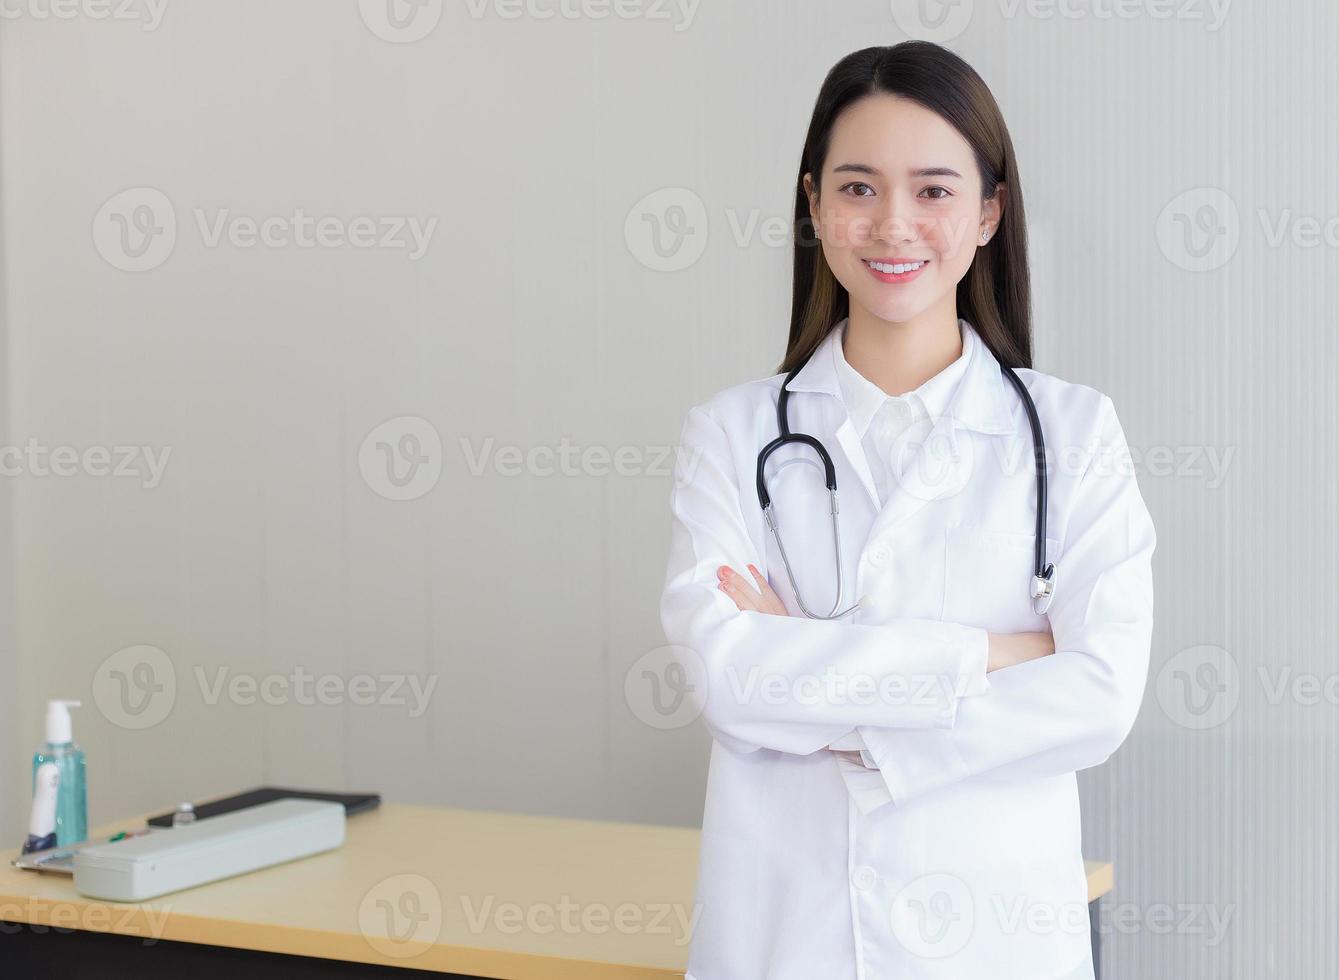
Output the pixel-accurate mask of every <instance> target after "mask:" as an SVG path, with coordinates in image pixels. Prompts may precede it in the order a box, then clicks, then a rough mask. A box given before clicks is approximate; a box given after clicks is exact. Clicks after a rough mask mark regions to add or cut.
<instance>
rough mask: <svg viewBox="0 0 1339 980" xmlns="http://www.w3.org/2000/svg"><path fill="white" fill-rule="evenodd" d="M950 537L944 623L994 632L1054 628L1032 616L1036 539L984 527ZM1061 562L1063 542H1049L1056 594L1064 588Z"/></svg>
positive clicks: (960, 529) (957, 529)
mask: <svg viewBox="0 0 1339 980" xmlns="http://www.w3.org/2000/svg"><path fill="white" fill-rule="evenodd" d="M946 533H947V536H946V540H945V544H944V548H945V552H944V559H945V560H944V566H945V567H944V609H943V614H942V615H941V617H940V618H941V619H942V620H943V621H944V622H946V623H960V624H962V625H964V626H978V627H980V628H982V629H986V630H990V631H992V632H996V633H1024V632H1033V631H1037V632H1040V631H1044V630H1047V629H1049V628H1050V626H1049V623H1048V622H1047V619H1046V617H1045V616H1044V615H1042V616H1039V615H1037V614H1036V613H1035V612H1033V611H1032V595H1031V589H1032V574H1033V567H1032V548H1033V540H1034V537H1035V536H1034V535H1033V534H1031V533H1030V532H1024V531H1003V530H994V529H991V528H981V527H950V528H948V529H947V532H946ZM1059 559H1060V543H1059V541H1057V540H1056V539H1055V538H1050V537H1048V538H1047V539H1046V561H1048V562H1050V563H1052V564H1054V565H1055V568H1056V589H1057V591H1058V590H1060V589H1063V588H1064V587H1065V583H1064V578H1063V577H1062V576H1061V574H1060V560H1059Z"/></svg>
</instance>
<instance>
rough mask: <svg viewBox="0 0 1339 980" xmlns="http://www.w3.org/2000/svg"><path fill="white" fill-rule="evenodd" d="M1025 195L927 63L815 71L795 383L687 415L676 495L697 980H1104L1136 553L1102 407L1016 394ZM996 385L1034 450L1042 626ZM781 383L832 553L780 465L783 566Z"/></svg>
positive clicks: (866, 58) (1094, 398)
mask: <svg viewBox="0 0 1339 980" xmlns="http://www.w3.org/2000/svg"><path fill="white" fill-rule="evenodd" d="M1020 188H1021V185H1020V181H1019V175H1018V171H1017V167H1016V162H1015V157H1014V152H1013V147H1012V145H1011V142H1010V139H1009V134H1008V131H1007V129H1006V127H1005V125H1004V121H1003V119H1002V118H1001V115H1000V112H999V108H998V106H997V105H996V103H995V100H994V98H993V97H992V96H991V94H990V92H989V90H988V89H987V87H986V85H985V83H984V82H983V81H982V80H981V78H980V77H979V76H978V75H977V74H976V73H975V72H974V71H973V70H972V69H971V68H970V67H969V66H968V65H967V64H966V63H965V62H964V61H962V60H961V59H960V58H958V57H957V56H955V55H953V54H951V53H950V52H948V51H947V50H945V49H944V48H941V47H939V46H937V45H934V44H930V43H927V42H915V41H913V42H907V43H904V44H899V45H897V46H895V47H880V48H868V49H865V50H862V51H857V52H855V53H854V54H851V55H849V56H848V57H846V58H844V59H843V60H842V61H841V62H839V63H838V64H837V65H836V66H835V67H834V68H833V69H832V71H831V72H830V73H829V75H828V76H827V79H826V80H825V82H824V84H823V87H822V90H821V92H820V93H819V96H818V100H817V104H816V105H815V108H814V113H813V118H812V120H811V122H810V126H809V131H808V136H807V138H806V140H805V145H804V152H803V158H802V160H801V166H800V172H799V178H798V181H797V187H796V206H795V232H796V244H795V261H794V294H793V306H792V310H791V326H790V342H789V345H788V347H787V350H786V355H785V359H784V360H783V362H782V364H781V373H780V374H776V375H773V376H771V377H767V378H762V379H760V380H756V381H750V382H747V383H744V384H740V385H737V386H735V387H732V388H728V389H726V390H724V391H721V392H719V393H718V394H716V395H715V396H714V397H712V398H710V399H708V400H707V401H706V402H705V403H703V404H701V405H698V406H697V407H695V408H693V409H691V410H690V411H689V413H688V417H687V421H686V422H685V425H684V428H683V434H682V440H681V442H682V449H683V451H682V452H681V453H680V455H679V460H680V464H679V468H678V470H677V471H676V476H675V485H674V488H673V491H672V494H671V511H672V516H673V521H672V535H671V546H670V556H669V563H668V570H667V574H666V580H665V589H664V595H663V597H662V600H661V619H662V623H663V625H664V629H665V633H666V636H667V637H668V639H669V641H670V643H671V644H673V645H674V647H675V649H676V651H677V659H678V662H679V664H680V666H681V667H682V668H683V670H682V674H681V679H682V681H683V689H684V690H685V691H687V692H690V696H692V697H693V698H694V699H695V700H696V703H697V706H698V707H700V708H701V711H702V717H703V719H704V721H705V724H706V726H707V728H708V729H709V731H710V732H711V734H712V736H713V738H714V741H713V746H712V754H711V764H710V773H709V777H708V784H707V800H706V809H705V813H704V816H703V828H702V849H701V855H700V865H699V876H698V886H697V897H696V901H697V904H698V912H699V916H700V917H699V919H698V923H697V926H696V928H695V930H694V934H693V938H692V945H691V947H690V956H689V971H688V980H761V978H774V980H783V978H784V980H818V978H822V980H846V978H865V980H885V978H912V977H935V978H939V977H942V978H953V980H1007V978H1014V980H1051V978H1083V980H1090V978H1091V977H1092V976H1093V963H1092V955H1091V950H1090V946H1089V921H1088V916H1087V885H1086V880H1085V874H1084V868H1083V858H1082V854H1081V851H1080V823H1079V800H1078V793H1077V788H1076V780H1075V772H1076V771H1077V770H1079V769H1085V768H1088V767H1090V766H1096V765H1098V764H1100V763H1101V762H1103V761H1104V760H1105V759H1106V758H1107V757H1108V756H1110V755H1111V753H1112V752H1113V751H1114V750H1115V749H1116V747H1117V746H1118V745H1120V743H1121V742H1122V741H1123V740H1124V738H1125V736H1126V734H1127V733H1128V732H1129V731H1130V728H1131V726H1132V725H1133V723H1134V720H1135V716H1136V714H1137V713H1138V710H1139V705H1140V701H1141V698H1142V695H1143V691H1144V685H1145V679H1146V675H1147V669H1148V662H1149V648H1150V638H1151V632H1152V625H1153V586H1152V576H1151V569H1150V559H1151V556H1152V553H1153V550H1154V545H1155V536H1154V530H1153V525H1152V522H1151V520H1150V518H1149V514H1148V511H1147V509H1146V508H1145V506H1144V502H1143V500H1142V498H1141V496H1140V493H1139V489H1138V486H1137V484H1136V481H1135V477H1134V474H1133V471H1132V467H1131V465H1130V459H1129V455H1128V450H1127V446H1126V442H1125V437H1124V434H1123V432H1122V429H1121V425H1120V422H1119V421H1118V420H1117V417H1116V413H1115V410H1114V408H1113V406H1112V402H1111V400H1110V399H1109V398H1108V397H1107V396H1106V395H1104V394H1102V393H1101V392H1099V391H1096V390H1094V389H1093V388H1090V387H1088V386H1085V385H1082V384H1077V383H1071V382H1066V381H1062V380H1060V379H1059V378H1056V377H1053V376H1051V375H1047V374H1043V373H1041V372H1039V371H1035V370H1032V369H1031V368H1030V364H1031V362H1032V344H1031V323H1030V318H1029V284H1028V267H1027V260H1026V244H1025V237H1024V227H1025V225H1024V212H1023V199H1022V195H1021V191H1020ZM801 365H803V366H802V367H800V366H801ZM1001 365H1005V366H1008V367H1011V368H1014V369H1015V370H1016V374H1017V376H1018V377H1019V378H1020V379H1021V380H1022V382H1023V383H1024V384H1025V385H1026V388H1027V391H1028V393H1029V395H1030V397H1031V399H1032V401H1033V402H1034V404H1035V407H1036V412H1037V414H1038V416H1039V420H1040V423H1041V429H1042V430H1043V432H1044V441H1045V455H1046V462H1047V473H1046V476H1047V480H1048V487H1047V495H1046V497H1047V499H1046V504H1045V508H1044V509H1045V517H1046V520H1047V523H1046V534H1045V541H1044V547H1045V555H1044V560H1045V561H1046V562H1048V563H1051V564H1053V565H1054V567H1055V575H1054V592H1053V594H1052V596H1051V597H1050V605H1049V608H1045V609H1042V610H1041V611H1039V607H1038V606H1036V605H1034V599H1033V597H1032V595H1031V593H1030V589H1031V586H1032V578H1033V572H1034V558H1035V556H1034V547H1035V544H1036V541H1035V538H1036V533H1035V527H1034V524H1035V521H1036V516H1037V475H1036V473H1035V471H1034V465H1033V464H1034V461H1035V460H1034V455H1033V448H1034V442H1033V439H1032V435H1031V431H1030V427H1029V422H1028V415H1027V413H1026V411H1025V409H1024V406H1023V403H1022V401H1021V399H1020V396H1019V393H1018V392H1017V391H1016V390H1015V389H1014V388H1013V387H1012V386H1011V384H1010V383H1009V382H1008V380H1007V379H1006V378H1005V376H1004V375H1003V374H1002V373H1001ZM797 367H798V368H800V370H799V371H798V373H797V374H796V375H795V376H794V377H793V378H792V379H791V380H790V383H789V384H788V385H787V388H788V390H789V392H790V394H789V395H788V408H787V411H788V416H789V425H790V429H791V431H792V432H796V433H805V434H808V435H811V436H813V437H814V438H815V439H816V440H817V441H818V442H819V443H821V444H822V445H823V446H824V447H825V448H826V449H827V450H828V452H829V453H830V455H831V459H832V463H833V470H834V473H833V475H834V477H835V480H836V483H837V485H838V487H839V488H840V493H839V498H840V512H839V518H840V531H839V532H836V534H834V521H833V519H832V515H831V511H830V505H829V499H830V498H829V494H828V490H827V487H826V486H825V480H824V476H825V474H824V469H823V466H822V465H821V463H820V462H819V457H818V455H817V454H816V452H815V451H814V449H813V448H812V447H810V446H808V445H804V444H789V445H785V446H783V447H781V448H780V449H778V450H776V451H775V452H773V453H772V454H771V456H770V457H769V458H768V460H767V463H766V477H765V478H766V491H767V493H768V495H769V496H770V499H771V503H772V510H773V516H774V517H775V519H776V523H777V527H778V530H779V531H780V535H781V540H782V541H783V543H784V548H785V553H786V557H787V558H788V559H789V563H790V570H789V571H787V569H786V565H785V562H784V561H783V558H782V553H781V551H780V550H779V548H778V539H777V535H775V534H773V533H772V531H771V529H770V528H769V526H768V523H767V520H766V519H765V516H764V513H763V510H762V507H761V505H760V499H759V493H758V488H757V486H756V484H755V466H756V461H757V455H758V453H759V451H760V450H761V449H762V447H764V446H765V445H767V444H768V443H769V442H771V441H772V440H773V439H775V438H776V437H777V434H778V427H779V423H778V418H777V401H778V397H779V392H780V388H781V385H782V382H783V381H784V380H785V378H786V374H787V373H788V372H790V371H791V370H792V369H794V368H797ZM834 538H839V540H834ZM835 545H840V547H839V549H838V548H836V547H835ZM838 563H839V564H838ZM839 567H840V573H841V581H842V583H843V585H844V594H843V595H839V593H838V575H837V573H838V570H839ZM792 575H793V577H794V582H793V583H792ZM796 587H798V596H797V588H796ZM801 601H802V602H803V606H802V605H801ZM852 604H856V607H855V608H854V609H853V610H851V611H850V612H849V613H847V614H845V615H841V613H842V611H843V610H844V609H846V608H847V607H848V606H851V605H852ZM806 610H807V612H808V613H809V614H812V618H811V615H808V614H806ZM831 614H835V615H832V618H822V617H826V616H828V615H831Z"/></svg>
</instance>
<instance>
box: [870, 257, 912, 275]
mask: <svg viewBox="0 0 1339 980" xmlns="http://www.w3.org/2000/svg"><path fill="white" fill-rule="evenodd" d="M865 264H866V265H867V266H869V267H870V268H871V269H873V270H874V271H876V272H885V273H886V272H891V273H893V274H894V275H901V274H902V273H904V272H914V271H915V270H916V269H919V268H920V267H921V266H923V265H925V263H924V262H908V263H907V264H906V265H902V264H901V263H899V264H897V265H889V264H888V263H887V262H870V261H868V260H866V261H865Z"/></svg>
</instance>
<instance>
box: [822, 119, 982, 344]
mask: <svg viewBox="0 0 1339 980" xmlns="http://www.w3.org/2000/svg"><path fill="white" fill-rule="evenodd" d="M804 184H805V191H806V193H807V194H808V197H809V210H810V213H811V214H812V215H813V216H814V221H815V231H816V233H817V234H818V236H819V237H820V238H821V239H822V242H823V256H824V258H825V259H826V260H827V264H828V267H829V268H831V269H832V272H833V275H835V276H836V277H837V281H838V282H840V283H841V284H842V285H843V286H845V287H846V291H847V292H848V293H849V294H850V298H851V306H852V307H853V308H854V307H856V306H860V307H863V308H864V309H866V310H867V311H868V312H869V313H871V314H872V315H873V316H875V317H877V318H879V319H880V320H885V321H888V322H891V323H906V322H908V321H911V320H913V319H916V318H917V317H919V316H921V315H922V314H925V313H927V312H931V311H933V312H935V313H940V312H942V310H943V309H944V307H945V305H946V304H947V306H948V310H949V312H948V316H949V317H950V319H953V318H954V317H955V316H956V314H955V313H954V312H953V311H954V310H956V290H957V285H958V282H959V280H961V279H962V277H963V276H965V275H966V274H967V270H968V268H969V267H970V266H971V264H972V259H973V257H974V256H975V255H976V250H977V248H978V247H979V246H980V245H981V244H983V243H982V239H981V235H982V232H983V231H984V232H988V233H989V234H990V236H991V237H993V236H994V234H995V229H996V228H997V226H998V224H999V217H1000V211H1001V199H1002V198H1003V193H1002V192H1003V190H1004V188H1003V187H1002V186H1001V188H1000V189H999V190H998V191H997V192H996V194H995V197H994V198H993V199H992V200H982V197H981V174H980V171H979V170H978V169H977V166H976V159H975V157H974V155H973V153H972V148H971V146H970V145H969V144H968V143H967V141H966V140H965V139H963V138H962V136H961V135H960V134H959V133H958V131H957V130H956V129H954V128H953V126H952V125H951V124H950V123H948V122H947V121H946V120H945V119H944V118H943V117H941V116H940V115H939V114H938V113H935V112H933V111H931V110H929V109H927V108H925V107H924V106H922V105H921V104H920V103H918V102H913V101H911V100H910V99H906V98H902V97H900V96H895V95H888V94H878V95H870V96H866V97H865V98H862V99H860V100H858V101H856V102H853V103H852V104H851V105H849V106H847V107H846V109H845V110H843V111H842V113H841V114H840V115H839V116H838V117H837V120H836V122H835V123H834V124H833V127H832V133H831V138H830V140H829V145H828V154H827V159H826V160H825V161H824V162H823V173H822V180H821V181H820V182H819V183H818V184H817V185H816V184H815V182H814V180H813V175H812V174H806V175H805V178H804ZM820 190H821V193H819V191H820Z"/></svg>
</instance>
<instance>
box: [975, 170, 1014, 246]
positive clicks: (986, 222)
mask: <svg viewBox="0 0 1339 980" xmlns="http://www.w3.org/2000/svg"><path fill="white" fill-rule="evenodd" d="M1008 198H1009V186H1008V185H1007V184H1003V183H1001V184H998V185H996V187H995V196H994V197H991V198H988V199H987V200H985V201H982V202H981V227H980V229H978V231H977V235H976V244H977V245H980V244H981V233H982V232H990V237H991V238H994V237H995V233H996V232H997V231H999V228H1000V222H1001V221H1002V220H1003V219H1004V206H1005V204H1006V203H1008Z"/></svg>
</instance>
